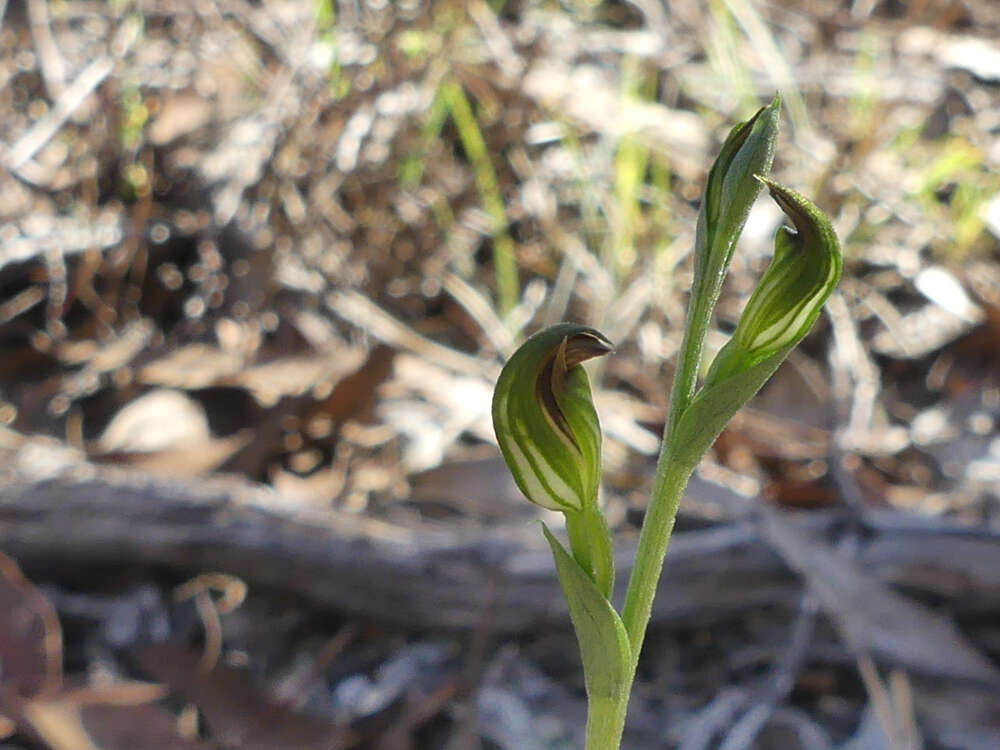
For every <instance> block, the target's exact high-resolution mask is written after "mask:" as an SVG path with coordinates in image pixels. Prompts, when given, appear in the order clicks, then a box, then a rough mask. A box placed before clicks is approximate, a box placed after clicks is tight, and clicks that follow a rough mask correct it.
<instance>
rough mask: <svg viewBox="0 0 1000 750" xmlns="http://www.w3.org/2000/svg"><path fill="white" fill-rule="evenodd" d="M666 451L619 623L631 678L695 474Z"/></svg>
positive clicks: (660, 462)
mask: <svg viewBox="0 0 1000 750" xmlns="http://www.w3.org/2000/svg"><path fill="white" fill-rule="evenodd" d="M666 448H667V442H666V441H664V450H662V451H661V452H660V460H659V461H658V462H657V466H656V478H655V479H654V481H653V491H652V496H651V497H650V501H649V508H648V509H647V510H646V518H645V520H644V521H643V522H642V531H641V532H640V533H639V546H638V548H637V549H636V553H635V565H634V567H633V568H632V575H631V577H630V578H629V582H628V592H627V593H626V594H625V606H624V607H623V608H622V622H623V623H624V624H625V631H626V632H627V633H628V639H629V643H630V645H631V646H632V672H633V676H634V673H635V668H636V666H637V665H638V663H639V652H640V651H641V650H642V641H643V639H644V638H645V635H646V626H647V625H648V624H649V615H650V613H651V612H652V610H653V598H654V597H655V596H656V586H657V583H658V582H659V580H660V573H661V571H662V570H663V559H664V557H666V554H667V545H668V544H669V543H670V534H671V532H673V530H674V520H675V519H676V517H677V508H678V506H679V505H680V503H681V496H682V495H683V494H684V488H685V487H686V486H687V482H688V478H689V477H690V476H691V472H692V471H693V470H694V467H693V466H688V465H686V464H681V463H678V462H676V461H672V460H671V459H670V456H669V451H668V450H667V449H666ZM626 694H627V692H626Z"/></svg>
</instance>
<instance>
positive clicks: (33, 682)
mask: <svg viewBox="0 0 1000 750" xmlns="http://www.w3.org/2000/svg"><path fill="white" fill-rule="evenodd" d="M61 682H62V633H61V631H60V629H59V618H58V617H57V616H56V612H55V610H54V609H53V608H52V605H51V604H49V602H48V600H47V599H46V598H45V597H44V596H42V594H41V593H40V592H39V591H38V589H36V588H35V587H34V586H33V585H32V584H31V583H30V582H29V581H28V580H27V579H26V578H25V577H24V575H23V574H22V573H21V570H20V569H19V568H18V567H17V564H16V563H15V562H14V561H13V560H11V559H10V558H9V557H6V556H4V555H2V554H0V693H8V694H14V695H16V696H21V697H31V696H36V695H46V694H49V693H53V692H55V691H56V690H58V689H59V685H60V683H61Z"/></svg>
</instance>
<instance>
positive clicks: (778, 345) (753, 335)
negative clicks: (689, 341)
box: [705, 178, 842, 386]
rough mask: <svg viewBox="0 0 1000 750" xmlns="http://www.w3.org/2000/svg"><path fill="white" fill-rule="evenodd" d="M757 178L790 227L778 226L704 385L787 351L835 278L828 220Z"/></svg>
mask: <svg viewBox="0 0 1000 750" xmlns="http://www.w3.org/2000/svg"><path fill="white" fill-rule="evenodd" d="M760 181H761V182H762V183H763V184H765V185H767V187H768V190H769V191H770V192H771V197H772V198H774V200H775V202H776V203H777V204H778V205H779V206H780V207H781V210H782V211H784V212H785V214H786V215H787V216H788V218H789V219H790V220H791V222H792V224H793V225H794V226H795V231H794V232H793V231H791V230H790V229H788V228H787V227H781V228H780V229H779V230H778V233H777V235H776V236H775V240H774V258H773V259H772V260H771V264H770V265H769V266H768V267H767V270H766V271H765V272H764V275H763V276H762V277H761V280H760V283H759V284H758V285H757V288H756V289H754V291H753V294H751V295H750V300H749V301H748V302H747V305H746V308H745V309H744V310H743V314H742V315H741V316H740V321H739V324H738V325H737V327H736V331H735V332H734V333H733V335H732V338H731V339H730V340H729V342H728V343H727V344H726V345H725V346H724V347H723V348H722V350H721V351H720V352H719V354H718V356H716V358H715V361H714V362H713V363H712V367H711V369H710V370H709V373H708V376H707V378H706V381H705V383H706V386H709V385H711V384H714V383H718V382H721V381H722V380H723V379H725V378H726V377H728V376H730V375H732V374H733V373H735V372H737V371H741V370H748V369H750V368H751V367H754V366H755V365H757V364H758V363H760V362H762V361H764V360H765V359H767V358H768V357H771V356H773V355H775V354H777V353H778V352H787V351H788V350H790V349H791V348H792V347H793V346H795V345H796V344H797V343H798V342H799V341H801V340H802V338H803V337H804V336H805V335H806V333H808V332H809V329H810V328H812V325H813V323H815V322H816V318H817V317H818V316H819V313H820V309H821V308H822V307H823V303H825V302H826V300H827V298H828V297H829V296H830V294H831V292H833V289H834V287H835V286H836V285H837V281H838V280H839V279H840V271H841V265H842V261H841V257H840V244H839V243H838V242H837V236H836V234H834V231H833V227H832V226H831V224H830V220H829V219H827V217H826V216H825V215H824V214H823V212H821V211H820V210H819V209H818V208H817V207H816V206H815V205H813V203H811V202H810V201H809V200H807V199H806V198H804V197H803V196H801V195H799V194H798V193H796V192H795V191H793V190H790V189H789V188H786V187H784V186H782V185H779V184H778V183H776V182H773V181H771V180H768V179H764V178H760Z"/></svg>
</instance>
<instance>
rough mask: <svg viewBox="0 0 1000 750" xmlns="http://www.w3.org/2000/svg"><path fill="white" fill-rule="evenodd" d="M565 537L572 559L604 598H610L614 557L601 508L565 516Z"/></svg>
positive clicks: (613, 573) (613, 580)
mask: <svg viewBox="0 0 1000 750" xmlns="http://www.w3.org/2000/svg"><path fill="white" fill-rule="evenodd" d="M566 534H567V536H569V548H570V551H571V552H572V553H573V558H574V559H575V560H576V561H577V562H578V563H579V564H580V567H581V568H583V569H584V570H585V571H587V574H588V575H589V576H590V577H591V578H592V579H593V581H594V584H595V585H596V586H597V588H598V590H599V591H600V592H601V593H602V594H603V595H604V597H605V598H610V597H611V591H612V589H613V588H614V583H615V555H614V548H613V547H612V545H611V532H610V531H609V530H608V523H607V521H606V520H604V514H603V513H601V510H600V508H598V507H596V506H594V507H587V508H584V509H583V510H581V511H578V512H575V513H572V512H570V513H566Z"/></svg>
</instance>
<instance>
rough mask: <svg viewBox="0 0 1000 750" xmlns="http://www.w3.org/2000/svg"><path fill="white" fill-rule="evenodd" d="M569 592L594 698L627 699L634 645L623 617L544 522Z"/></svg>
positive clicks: (586, 677)
mask: <svg viewBox="0 0 1000 750" xmlns="http://www.w3.org/2000/svg"><path fill="white" fill-rule="evenodd" d="M542 531H543V532H544V533H545V538H546V539H547V540H548V542H549V546H550V547H551V548H552V557H553V558H554V559H555V563H556V573H557V574H558V575H559V583H560V585H561V586H562V589H563V591H564V592H565V594H566V601H567V603H568V604H569V616H570V619H571V620H572V621H573V628H574V630H576V638H577V641H578V642H579V644H580V656H581V659H582V661H583V676H584V682H585V683H586V686H587V696H588V698H589V699H590V700H591V701H595V700H599V699H611V700H613V701H618V700H622V699H624V696H625V694H626V693H627V691H628V689H629V685H630V683H631V679H630V673H631V665H632V649H631V647H630V646H629V641H628V634H627V633H626V632H625V626H624V625H623V624H622V621H621V618H620V617H619V616H618V613H617V612H615V610H614V607H612V606H611V603H610V602H609V601H608V600H607V599H606V598H604V595H603V594H602V593H601V592H600V591H599V590H598V589H597V586H595V585H594V582H593V580H591V578H590V576H589V575H587V573H586V572H585V571H584V570H583V568H581V567H580V566H579V565H578V564H577V562H576V560H574V559H573V558H572V557H571V556H570V554H569V553H568V552H567V551H566V549H565V548H564V547H563V546H562V544H561V543H560V542H559V540H558V539H556V538H555V537H554V536H553V535H552V532H550V531H549V529H548V527H547V526H545V524H542Z"/></svg>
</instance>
